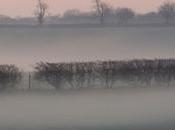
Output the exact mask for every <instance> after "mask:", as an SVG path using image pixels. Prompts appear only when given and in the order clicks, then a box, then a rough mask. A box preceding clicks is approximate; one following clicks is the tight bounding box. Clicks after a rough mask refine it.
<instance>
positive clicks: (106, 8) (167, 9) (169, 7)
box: [35, 0, 175, 25]
mask: <svg viewBox="0 0 175 130" xmlns="http://www.w3.org/2000/svg"><path fill="white" fill-rule="evenodd" d="M47 13H48V4H47V3H46V2H45V1H44V0H38V4H37V6H36V11H35V15H36V17H37V19H38V23H39V24H40V25H42V24H43V23H44V19H45V17H46V16H47ZM157 13H158V14H159V15H160V16H162V18H164V19H165V22H166V23H167V24H169V23H170V22H171V21H172V20H173V19H174V18H175V3H174V2H170V1H166V2H164V3H163V4H162V5H161V6H160V7H158V12H157ZM79 14H80V11H79V10H77V9H72V10H68V11H66V12H65V13H64V15H63V17H68V16H76V15H79ZM92 14H93V15H94V16H96V18H97V19H99V23H100V24H104V22H105V19H106V18H107V17H109V16H113V17H116V18H117V19H118V23H119V24H126V23H128V21H129V20H130V19H133V18H134V17H135V16H136V13H135V11H134V10H132V9H130V8H117V9H115V8H114V7H112V6H110V5H109V4H108V3H106V2H104V1H102V0H93V13H92Z"/></svg>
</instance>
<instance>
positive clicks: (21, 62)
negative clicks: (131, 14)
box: [0, 26, 175, 70]
mask: <svg viewBox="0 0 175 130" xmlns="http://www.w3.org/2000/svg"><path fill="white" fill-rule="evenodd" d="M174 34H175V27H151V26H150V27H149V26H148V27H121V28H120V27H117V28H110V27H104V28H90V27H89V28H88V27H44V28H38V27H1V28H0V46H1V47H0V59H1V64H3V63H9V64H16V65H18V66H19V67H20V68H23V69H24V70H31V69H32V67H33V65H34V64H35V63H36V62H39V61H48V62H62V61H65V62H69V61H89V60H90V61H94V60H119V59H134V58H141V59H142V58H151V59H152V58H173V57H175V51H174V49H175V44H174V41H175V37H174Z"/></svg>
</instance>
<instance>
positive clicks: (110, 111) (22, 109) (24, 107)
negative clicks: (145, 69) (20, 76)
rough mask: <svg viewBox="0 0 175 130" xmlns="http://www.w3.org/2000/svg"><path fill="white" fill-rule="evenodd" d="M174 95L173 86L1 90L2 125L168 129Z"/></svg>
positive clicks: (171, 122)
mask: <svg viewBox="0 0 175 130" xmlns="http://www.w3.org/2000/svg"><path fill="white" fill-rule="evenodd" d="M174 95H175V90H174V89H164V90H155V89H143V90H141V89H140V90H113V91H111V90H94V91H90V90H89V91H86V92H85V91H78V92H75V91H70V92H52V91H47V92H23V93H20V92H18V93H14V92H13V93H2V94H1V96H0V106H1V109H0V129H18V130H20V129H21V130H22V129H31V130H33V129H39V128H40V129H50V130H52V129H53V130H55V129H60V130H61V129H65V130H67V129H81V130H87V129H88V130H90V129H94V130H96V129H104V130H105V129H106V130H112V129H115V130H118V129H122V130H139V129H152V130H155V129H160V130H161V129H169V128H174V127H175V125H174V119H175V114H174V113H175V103H174V98H175V96H174Z"/></svg>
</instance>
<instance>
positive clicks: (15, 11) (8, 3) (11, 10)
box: [0, 0, 175, 17]
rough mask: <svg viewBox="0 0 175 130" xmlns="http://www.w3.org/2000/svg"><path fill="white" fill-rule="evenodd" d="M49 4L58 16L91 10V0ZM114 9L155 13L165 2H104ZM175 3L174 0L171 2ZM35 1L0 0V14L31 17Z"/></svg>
mask: <svg viewBox="0 0 175 130" xmlns="http://www.w3.org/2000/svg"><path fill="white" fill-rule="evenodd" d="M45 1H47V2H48V4H49V13H50V14H59V13H62V12H64V11H65V10H67V9H73V8H78V9H81V10H83V11H87V10H90V9H91V8H92V6H93V5H92V1H93V0H45ZM105 1H106V2H108V3H110V4H111V5H113V6H114V7H123V6H127V7H130V8H132V9H134V10H135V11H137V12H141V13H145V12H149V11H155V10H156V9H157V7H158V6H159V5H160V4H161V3H162V2H163V1H165V0H105ZM172 1H175V0H172ZM36 2H37V0H0V14H4V15H9V16H12V17H18V16H32V15H34V7H35V5H36Z"/></svg>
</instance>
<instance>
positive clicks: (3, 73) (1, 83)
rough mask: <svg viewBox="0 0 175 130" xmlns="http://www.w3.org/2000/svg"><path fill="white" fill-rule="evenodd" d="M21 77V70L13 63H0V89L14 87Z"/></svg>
mask: <svg viewBox="0 0 175 130" xmlns="http://www.w3.org/2000/svg"><path fill="white" fill-rule="evenodd" d="M21 77H22V76H21V72H20V71H19V69H18V68H17V67H16V66H15V65H0V90H5V89H7V88H14V87H15V86H16V85H17V84H18V83H19V82H20V81H21Z"/></svg>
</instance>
